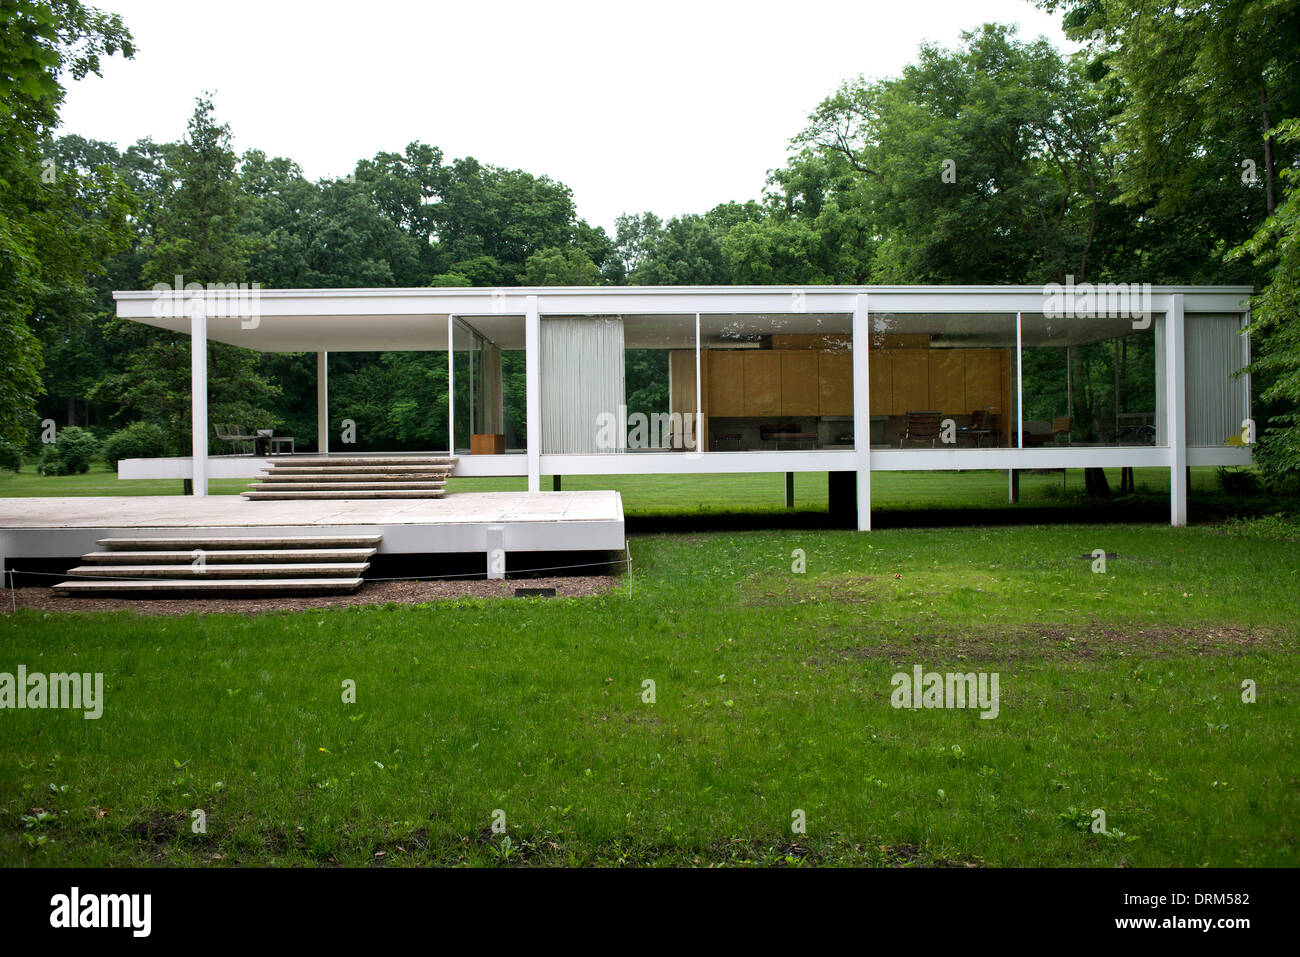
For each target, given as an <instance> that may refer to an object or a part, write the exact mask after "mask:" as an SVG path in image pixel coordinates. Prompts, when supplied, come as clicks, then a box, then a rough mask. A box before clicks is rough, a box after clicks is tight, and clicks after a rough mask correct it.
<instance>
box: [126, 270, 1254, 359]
mask: <svg viewBox="0 0 1300 957" xmlns="http://www.w3.org/2000/svg"><path fill="white" fill-rule="evenodd" d="M1250 292H1251V290H1250V288H1249V287H1245V286H1218V287H1208V286H1188V287H1169V286H1156V287H1151V289H1150V303H1151V309H1152V311H1153V312H1156V313H1162V312H1165V311H1166V310H1167V309H1168V308H1169V303H1170V301H1171V300H1170V297H1171V296H1172V295H1174V294H1182V295H1183V297H1184V309H1185V311H1186V312H1187V313H1197V312H1200V313H1239V312H1242V311H1244V310H1245V309H1246V308H1247V307H1248V303H1249V296H1250ZM859 295H866V296H867V304H868V309H869V312H870V313H871V315H872V317H873V320H875V321H873V331H877V332H880V331H883V332H909V331H911V332H922V331H924V332H930V333H932V334H935V335H940V336H943V337H945V338H947V339H950V340H951V341H952V342H954V343H958V342H963V341H965V342H969V343H970V344H976V343H989V344H992V343H994V342H996V343H1002V344H1005V343H1006V342H1007V341H1008V340H1007V332H1008V330H1010V331H1011V335H1012V338H1011V340H1010V341H1011V342H1014V317H1015V314H1016V313H1017V312H1020V313H1022V314H1023V315H1024V317H1025V323H1024V325H1025V342H1026V344H1030V345H1033V344H1042V345H1048V344H1052V345H1064V344H1067V343H1084V342H1095V341H1099V340H1100V339H1106V338H1111V337H1113V336H1116V335H1121V334H1123V333H1124V330H1125V329H1129V328H1131V324H1130V323H1129V322H1128V321H1127V320H1125V319H1122V318H1121V319H1119V320H1117V319H1115V318H1113V317H1112V318H1109V319H1107V318H1101V319H1095V318H1090V317H1088V318H1085V317H1078V318H1073V317H1072V318H1069V319H1045V318H1044V312H1045V311H1047V308H1048V307H1047V303H1048V295H1047V294H1046V293H1045V291H1044V287H1042V286H804V287H791V286H590V287H587V286H584V287H533V288H530V287H510V288H505V289H488V288H481V289H479V288H476V289H466V288H451V289H444V288H428V289H424V288H421V289H245V290H221V289H217V290H204V291H195V292H185V291H173V290H170V289H168V290H166V291H157V292H155V291H152V290H142V291H128V292H115V293H114V294H113V296H114V299H115V300H116V302H117V315H118V317H119V318H122V319H128V320H131V321H134V322H140V323H143V324H146V325H151V326H154V327H157V328H160V329H167V330H169V331H172V332H176V333H180V334H185V335H188V334H189V331H190V316H191V314H192V311H193V310H194V309H195V308H197V307H198V304H199V303H201V304H202V306H201V308H202V309H203V310H204V312H205V314H206V316H207V329H208V338H209V339H212V340H214V341H217V342H225V343H229V344H231V345H237V346H243V347H245V348H248V349H254V350H257V351H260V352H381V351H444V350H446V348H447V317H448V316H457V317H460V318H462V319H463V320H464V321H465V322H466V323H467V324H468V325H470V326H471V327H473V328H474V329H475V330H476V331H478V332H479V333H480V334H481V335H483V336H485V337H487V338H488V339H491V340H492V341H493V342H495V343H496V344H497V345H498V346H500V347H501V348H502V349H522V348H523V347H524V322H523V317H524V315H525V313H526V312H527V311H528V309H529V307H530V305H531V304H532V303H533V302H535V303H536V306H537V308H538V309H539V310H540V311H541V312H542V313H543V315H544V316H546V317H556V316H620V317H622V318H623V319H624V322H625V341H626V342H627V346H628V348H689V347H691V345H692V344H693V342H694V326H695V314H696V313H700V315H701V318H700V331H701V335H702V336H703V337H704V339H705V341H706V342H707V341H711V340H715V339H717V338H718V337H728V336H732V337H743V336H745V335H752V334H757V333H758V332H759V331H760V330H761V331H762V332H763V333H764V334H769V333H772V332H783V333H841V334H842V333H847V332H849V331H850V316H851V314H852V311H853V309H854V306H855V303H856V301H857V297H858V296H859ZM468 344H469V343H468V337H466V343H465V345H468ZM460 346H461V342H460V339H459V338H458V339H457V348H460Z"/></svg>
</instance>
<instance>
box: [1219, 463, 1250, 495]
mask: <svg viewBox="0 0 1300 957" xmlns="http://www.w3.org/2000/svg"><path fill="white" fill-rule="evenodd" d="M1218 474H1219V487H1220V488H1222V489H1223V490H1224V491H1225V492H1227V493H1228V494H1229V495H1255V494H1256V493H1258V492H1259V491H1260V481H1259V476H1257V475H1256V474H1255V473H1254V472H1251V471H1248V470H1246V469H1229V468H1224V467H1223V466H1220V467H1219V473H1218Z"/></svg>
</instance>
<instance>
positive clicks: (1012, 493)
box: [1007, 312, 1025, 505]
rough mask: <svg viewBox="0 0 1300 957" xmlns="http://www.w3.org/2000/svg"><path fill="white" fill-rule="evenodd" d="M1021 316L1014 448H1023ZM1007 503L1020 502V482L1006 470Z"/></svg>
mask: <svg viewBox="0 0 1300 957" xmlns="http://www.w3.org/2000/svg"><path fill="white" fill-rule="evenodd" d="M1021 319H1022V314H1021V313H1019V312H1017V313H1016V448H1018V449H1023V448H1024V447H1025V381H1024V366H1025V362H1024V356H1025V341H1024V331H1023V328H1024V327H1023V324H1022V321H1021ZM1007 501H1008V502H1009V503H1011V504H1012V505H1015V504H1016V503H1017V502H1018V501H1020V482H1019V481H1018V480H1017V477H1016V470H1015V469H1007Z"/></svg>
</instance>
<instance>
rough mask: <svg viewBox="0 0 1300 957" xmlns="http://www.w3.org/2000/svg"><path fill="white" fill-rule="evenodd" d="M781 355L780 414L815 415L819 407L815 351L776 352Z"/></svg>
mask: <svg viewBox="0 0 1300 957" xmlns="http://www.w3.org/2000/svg"><path fill="white" fill-rule="evenodd" d="M776 354H777V355H779V356H780V357H781V414H782V415H816V414H817V410H818V407H819V393H820V391H821V390H820V388H819V384H818V363H817V353H816V352H812V351H810V350H803V351H793V350H792V351H789V352H778V353H776Z"/></svg>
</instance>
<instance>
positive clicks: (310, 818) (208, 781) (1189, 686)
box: [0, 477, 1300, 866]
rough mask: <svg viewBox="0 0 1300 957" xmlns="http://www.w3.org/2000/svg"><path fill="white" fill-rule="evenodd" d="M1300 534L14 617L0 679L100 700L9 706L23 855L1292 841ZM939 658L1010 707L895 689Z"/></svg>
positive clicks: (10, 859) (852, 859) (753, 563)
mask: <svg viewBox="0 0 1300 957" xmlns="http://www.w3.org/2000/svg"><path fill="white" fill-rule="evenodd" d="M1058 480H1059V477H1058ZM1297 539H1300V527H1298V526H1296V525H1295V524H1293V523H1292V522H1289V521H1287V520H1284V519H1263V520H1258V521H1253V522H1244V523H1236V524H1230V525H1224V526H1217V527H1193V528H1189V529H1169V528H1166V527H1154V526H1151V527H1136V526H1104V525H1102V526H1088V527H1081V526H1056V527H1022V528H1015V529H981V528H961V529H943V530H914V529H913V530H892V531H880V532H874V533H872V534H870V535H863V534H857V533H853V532H835V531H765V532H744V533H730V534H717V533H712V534H710V533H699V534H690V535H678V536H643V537H635V538H633V539H632V541H631V551H632V555H633V564H632V575H631V582H630V583H629V582H627V581H623V582H622V583H621V584H620V585H619V586H618V587H617V588H616V590H615V591H613V592H611V593H609V594H606V595H604V596H601V597H596V598H585V599H564V600H546V599H501V600H465V601H457V602H445V603H438V604H432V605H427V606H422V607H414V608H409V607H408V608H397V607H389V608H376V609H364V610H355V609H354V610H348V611H330V612H325V611H322V612H312V613H298V614H289V613H285V614H265V615H260V616H238V615H214V616H210V617H204V618H200V617H196V616H191V617H184V618H166V617H146V616H135V615H131V614H119V615H85V616H82V615H54V614H41V613H36V612H21V613H19V614H17V615H11V616H6V617H4V618H3V620H0V649H3V652H2V653H0V671H11V672H12V671H13V670H14V669H15V668H16V666H17V665H18V664H19V663H23V664H25V665H26V666H27V667H28V669H29V670H31V671H38V670H39V671H45V672H58V671H71V670H78V671H92V672H93V671H101V672H103V673H104V676H105V683H106V706H105V712H104V715H103V717H102V718H101V719H99V720H98V721H92V720H85V719H84V718H82V717H81V715H80V714H77V713H71V712H39V711H6V712H4V713H3V714H0V863H3V864H6V865H28V864H29V865H65V864H81V865H102V864H202V865H211V866H228V865H232V864H298V865H333V864H340V865H370V866H378V865H385V866H394V865H406V864H430V863H433V864H492V863H506V864H510V863H533V864H606V865H615V864H635V865H647V864H683V865H711V864H744V863H761V864H773V863H776V864H791V865H794V864H867V865H877V864H917V865H928V864H950V863H951V864H959V865H979V864H983V865H1095V866H1198V865H1237V864H1244V865H1296V864H1297V863H1300V848H1298V846H1297V840H1298V839H1300V782H1298V780H1297V766H1298V765H1297V754H1296V749H1295V735H1296V733H1297V729H1298V728H1300V678H1297V665H1298V664H1300V662H1298V661H1297V652H1296V638H1297V631H1300V625H1298V624H1297V622H1300V607H1297V606H1298V604H1300V602H1297V598H1296V594H1297V589H1296V585H1297V574H1298V573H1300V553H1298V552H1297V545H1296V541H1297ZM1098 548H1101V549H1105V550H1106V551H1108V552H1112V553H1117V557H1116V558H1113V559H1111V560H1110V561H1109V562H1108V565H1107V569H1106V572H1105V573H1104V574H1094V573H1093V571H1092V562H1091V559H1084V558H1080V557H1078V556H1081V555H1085V554H1086V555H1090V554H1091V552H1092V551H1093V550H1094V549H1098ZM796 550H802V552H803V554H804V556H805V557H806V563H807V564H806V571H805V572H804V573H802V574H798V573H796V572H794V571H793V570H792V563H793V562H794V561H795V560H796V559H797V557H798V556H797V554H796ZM915 664H920V665H922V666H923V667H924V668H925V669H926V670H934V671H940V672H947V671H960V672H996V673H997V674H998V675H999V681H1000V685H999V687H1000V714H999V716H998V717H997V718H996V719H994V720H981V719H980V717H979V712H978V711H975V710H919V711H912V710H899V709H895V708H893V707H891V705H890V693H891V690H892V688H891V680H890V679H891V676H892V675H893V674H894V673H895V672H898V671H905V672H910V671H911V669H912V667H913V665H915ZM1247 679H1249V680H1250V681H1253V682H1254V683H1255V686H1256V687H1257V694H1258V700H1257V701H1256V702H1255V703H1244V702H1243V701H1242V696H1241V695H1242V691H1241V689H1242V683H1243V681H1246V680H1247ZM348 680H350V681H354V682H355V683H356V703H355V704H348V703H344V701H343V700H342V689H343V686H344V682H345V681H348ZM647 680H651V681H653V682H654V688H655V693H656V700H655V702H654V703H653V704H649V703H646V702H645V701H644V700H643V694H644V689H645V687H646V686H645V685H644V682H645V681H647ZM196 809H198V810H202V811H203V812H204V813H205V815H206V833H194V832H193V830H192V827H191V822H192V820H193V818H192V814H193V812H194V811H195V810H196ZM1094 809H1100V810H1102V811H1104V812H1105V823H1106V826H1107V830H1108V831H1109V833H1107V834H1101V833H1094V832H1093V831H1092V830H1091V829H1090V825H1091V823H1092V821H1093V811H1094ZM799 811H801V812H803V814H804V815H806V821H807V827H806V833H795V832H793V831H792V828H791V824H792V820H794V818H793V817H792V815H795V813H796V812H799ZM497 812H500V813H499V814H498V813H497ZM494 814H497V817H496V819H497V820H498V821H501V820H503V821H504V824H505V827H506V831H505V833H504V834H497V833H494V831H493V830H492V823H493V820H494ZM502 815H503V817H502ZM507 838H508V840H507Z"/></svg>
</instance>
